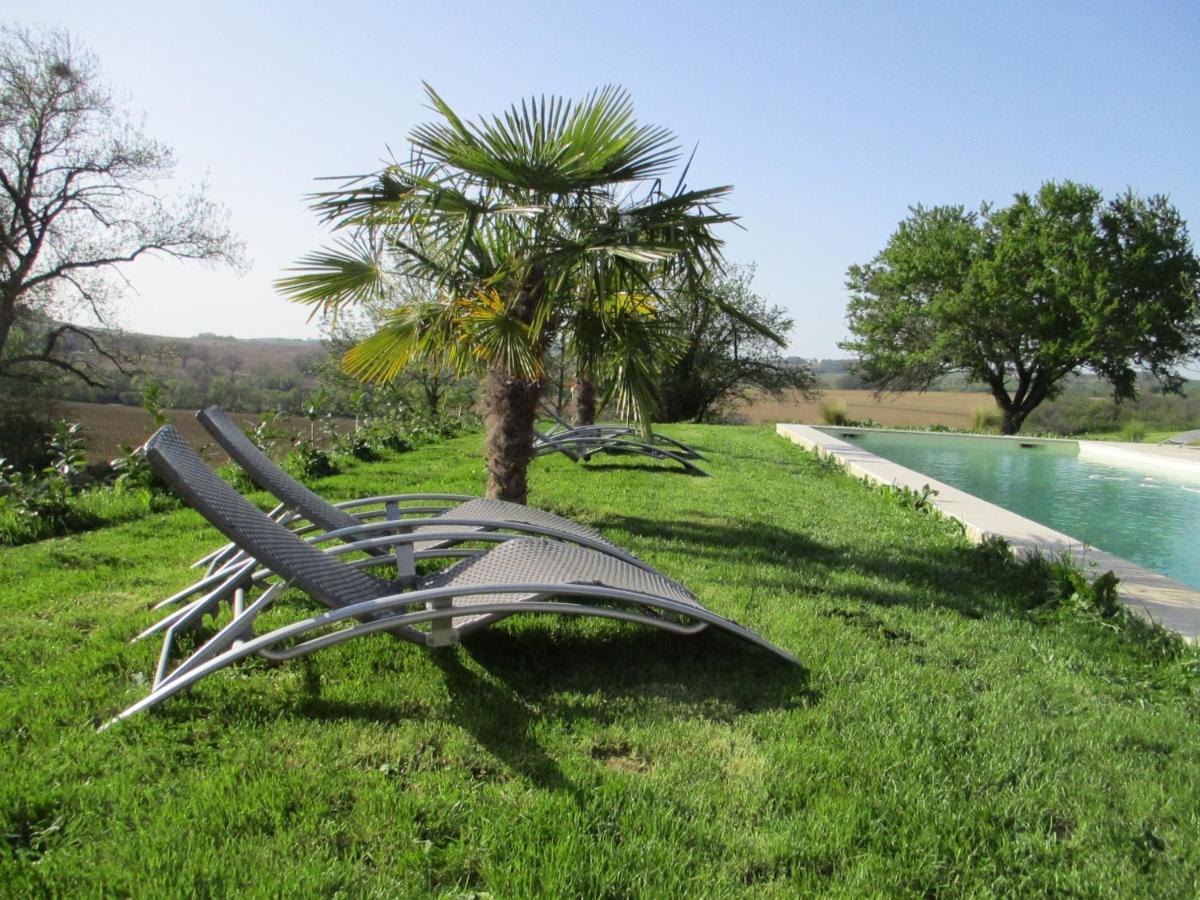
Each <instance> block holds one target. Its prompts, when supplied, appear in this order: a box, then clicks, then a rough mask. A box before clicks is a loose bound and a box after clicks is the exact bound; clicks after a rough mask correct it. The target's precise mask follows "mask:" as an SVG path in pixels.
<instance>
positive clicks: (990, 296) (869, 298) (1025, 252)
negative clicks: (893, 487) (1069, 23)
mask: <svg viewBox="0 0 1200 900" xmlns="http://www.w3.org/2000/svg"><path fill="white" fill-rule="evenodd" d="M847 287H848V288H849V290H850V292H851V300H850V304H849V308H848V313H847V319H848V325H849V329H850V332H851V334H852V335H853V337H852V339H851V340H848V341H846V342H844V343H843V344H842V345H841V346H842V347H843V348H844V349H847V350H850V351H853V352H854V353H856V354H858V356H859V363H858V365H857V367H856V371H857V372H858V374H860V375H861V376H862V377H863V378H864V379H865V380H866V381H868V382H870V383H872V384H876V385H878V386H879V387H880V389H882V390H888V389H896V390H913V389H915V390H925V389H927V388H928V387H929V386H930V384H931V383H932V382H933V380H934V379H936V378H938V377H940V376H942V375H945V374H947V373H950V372H962V373H965V374H966V375H968V376H969V377H970V378H972V379H975V380H978V381H980V382H982V383H984V384H986V385H987V387H988V388H989V390H990V391H991V393H992V396H993V397H994V398H995V400H996V404H997V405H998V406H999V408H1000V410H1001V412H1002V414H1003V417H1004V421H1003V426H1002V428H1003V431H1004V433H1005V434H1015V433H1016V432H1017V431H1018V430H1019V429H1020V428H1021V425H1022V423H1023V422H1024V421H1025V418H1026V416H1028V415H1029V413H1030V412H1032V411H1033V410H1034V409H1036V408H1037V406H1038V405H1039V404H1040V403H1042V402H1043V401H1045V400H1047V399H1052V398H1053V397H1055V396H1056V395H1057V394H1058V393H1059V392H1060V391H1061V389H1062V384H1063V379H1064V378H1065V377H1066V376H1067V375H1069V374H1072V373H1076V372H1080V371H1084V370H1090V371H1092V372H1095V373H1096V374H1097V375H1099V376H1100V377H1102V378H1103V379H1105V380H1106V381H1108V382H1109V383H1110V384H1111V385H1112V389H1113V393H1114V396H1115V397H1116V398H1117V399H1131V398H1133V397H1135V396H1136V389H1137V377H1138V372H1139V371H1142V372H1147V373H1150V374H1151V375H1153V376H1154V377H1156V378H1158V379H1160V380H1161V381H1162V382H1163V384H1164V386H1165V387H1166V388H1167V389H1177V388H1178V386H1179V385H1180V384H1181V379H1180V378H1179V375H1178V373H1177V372H1176V371H1175V367H1176V366H1178V365H1179V364H1180V363H1181V362H1184V361H1186V360H1188V359H1190V358H1194V357H1195V356H1196V354H1197V352H1198V351H1200V260H1198V259H1197V257H1196V254H1195V252H1194V249H1193V247H1192V243H1191V240H1190V238H1189V236H1188V231H1187V225H1186V223H1185V222H1184V221H1183V219H1182V218H1181V216H1180V215H1179V212H1178V211H1177V210H1176V209H1175V208H1174V207H1173V206H1172V205H1171V204H1170V202H1169V201H1168V199H1167V198H1166V197H1163V196H1157V195H1156V196H1152V197H1149V198H1141V197H1138V196H1137V195H1135V194H1134V193H1133V192H1132V191H1127V192H1126V193H1124V194H1121V195H1120V196H1118V197H1116V198H1114V199H1113V200H1111V201H1109V202H1107V203H1105V202H1104V199H1103V197H1102V195H1101V194H1100V192H1099V191H1098V190H1096V189H1095V188H1093V187H1090V186H1087V185H1080V184H1076V183H1073V182H1069V181H1068V182H1063V183H1061V184H1060V183H1047V184H1045V185H1043V186H1042V188H1041V189H1040V190H1039V191H1038V192H1037V193H1036V194H1033V195H1029V194H1024V193H1021V194H1017V195H1016V197H1015V199H1014V202H1013V203H1012V204H1011V205H1010V206H1007V207H1004V208H1001V209H993V208H992V207H990V206H986V205H985V206H983V207H982V208H981V209H980V211H979V212H978V213H973V212H967V211H966V210H965V209H964V208H963V207H961V206H939V207H933V208H929V209H926V208H924V207H920V206H918V207H915V208H914V209H913V210H912V211H911V215H909V217H908V218H907V219H905V220H904V221H903V222H901V223H900V227H899V228H898V229H897V231H896V233H895V234H893V235H892V237H891V239H890V240H889V241H888V244H887V246H886V247H885V248H884V249H883V250H882V251H881V252H880V253H879V255H878V256H876V257H875V258H874V259H873V260H872V261H871V262H869V263H867V264H865V265H855V266H851V267H850V270H849V278H848V282H847Z"/></svg>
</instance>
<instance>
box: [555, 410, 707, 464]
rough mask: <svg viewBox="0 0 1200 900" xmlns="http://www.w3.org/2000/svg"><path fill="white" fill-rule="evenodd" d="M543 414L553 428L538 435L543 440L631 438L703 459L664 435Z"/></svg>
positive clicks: (685, 446)
mask: <svg viewBox="0 0 1200 900" xmlns="http://www.w3.org/2000/svg"><path fill="white" fill-rule="evenodd" d="M544 412H545V413H546V414H547V415H548V416H550V418H552V419H553V420H554V426H553V427H552V428H551V429H550V430H549V431H547V432H546V433H545V434H544V435H539V437H543V438H561V437H564V436H571V437H575V436H579V437H593V438H599V439H603V438H633V439H634V440H638V441H641V442H643V443H649V444H656V445H661V446H663V447H665V448H666V449H667V450H668V451H669V452H671V453H674V454H675V455H676V456H683V457H685V458H687V459H704V454H702V453H700V451H698V450H696V449H695V448H694V447H689V446H688V445H687V444H685V443H683V441H677V440H675V438H672V437H667V435H665V434H659V433H658V432H657V431H652V432H650V435H649V437H645V436H644V435H643V434H642V433H641V432H640V431H638V429H636V428H633V427H631V426H629V425H614V424H611V423H609V424H598V425H572V424H571V423H570V422H568V421H567V420H566V419H564V418H563V417H562V416H560V415H559V414H558V413H556V412H555V411H554V410H552V409H545V410H544Z"/></svg>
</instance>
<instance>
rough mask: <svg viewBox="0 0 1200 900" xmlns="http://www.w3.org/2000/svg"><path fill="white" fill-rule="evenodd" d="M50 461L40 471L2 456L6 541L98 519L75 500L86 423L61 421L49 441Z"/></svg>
mask: <svg viewBox="0 0 1200 900" xmlns="http://www.w3.org/2000/svg"><path fill="white" fill-rule="evenodd" d="M46 449H47V454H48V456H49V462H48V463H47V464H46V466H45V467H44V468H43V469H42V470H41V472H40V473H37V474H34V473H29V472H25V473H22V472H18V471H16V470H15V469H14V468H13V467H12V466H11V465H10V464H8V463H7V462H6V461H3V460H0V495H2V496H0V543H7V544H16V543H22V542H24V541H28V540H38V539H40V538H43V537H48V536H50V535H56V534H65V533H67V532H69V531H72V530H75V529H79V528H86V527H89V526H90V525H91V524H93V517H92V516H91V515H89V514H88V513H87V512H85V511H84V510H82V509H81V508H80V507H79V506H78V505H77V504H76V503H75V502H74V500H75V497H76V495H77V494H78V493H79V489H80V484H81V481H82V478H83V475H84V468H85V463H86V459H85V457H84V441H83V435H82V430H81V426H80V425H79V424H78V423H68V422H65V421H61V420H60V421H59V422H57V423H56V424H55V426H54V432H53V433H52V434H51V435H49V438H48V440H47V442H46Z"/></svg>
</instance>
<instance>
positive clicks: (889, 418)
mask: <svg viewBox="0 0 1200 900" xmlns="http://www.w3.org/2000/svg"><path fill="white" fill-rule="evenodd" d="M831 403H834V404H836V403H840V404H841V405H842V406H844V407H845V410H846V415H847V416H848V417H849V418H851V419H855V420H857V421H865V420H867V419H871V420H873V421H875V422H878V423H879V424H880V425H948V426H951V427H954V428H970V427H971V414H972V413H973V412H974V411H975V410H977V409H987V410H989V411H991V410H995V408H996V404H995V401H993V400H992V398H991V396H990V395H989V394H982V393H970V392H967V391H928V392H926V393H924V394H918V393H914V392H904V393H899V394H883V395H881V396H879V397H876V396H875V395H874V394H873V393H872V392H871V391H839V390H828V391H822V393H821V396H820V397H818V398H817V399H815V400H803V399H796V400H784V401H777V400H772V399H770V398H765V399H762V400H756V401H755V402H753V403H751V404H750V405H749V406H743V407H739V408H738V409H737V410H736V415H737V417H738V418H739V419H741V420H743V421H745V422H749V423H759V422H802V423H804V424H807V425H821V424H823V423H824V418H823V417H822V415H821V407H822V406H823V405H825V404H831Z"/></svg>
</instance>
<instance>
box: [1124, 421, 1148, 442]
mask: <svg viewBox="0 0 1200 900" xmlns="http://www.w3.org/2000/svg"><path fill="white" fill-rule="evenodd" d="M1145 439H1146V423H1145V422H1140V421H1138V420H1137V419H1130V420H1129V421H1128V422H1125V423H1123V424H1122V425H1121V440H1123V441H1133V442H1139V441H1144V440H1145Z"/></svg>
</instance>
